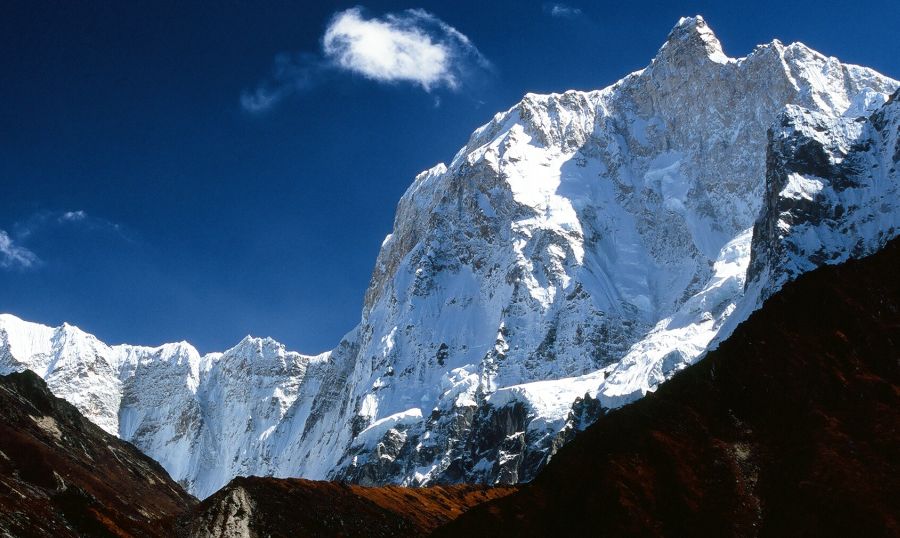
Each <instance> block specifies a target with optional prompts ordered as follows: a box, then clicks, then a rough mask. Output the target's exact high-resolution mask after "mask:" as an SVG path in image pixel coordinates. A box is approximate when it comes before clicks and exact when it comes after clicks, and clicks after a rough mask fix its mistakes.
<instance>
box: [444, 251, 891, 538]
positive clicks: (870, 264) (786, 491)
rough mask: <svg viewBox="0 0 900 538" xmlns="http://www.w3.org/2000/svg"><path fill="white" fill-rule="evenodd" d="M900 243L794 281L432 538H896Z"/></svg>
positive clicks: (821, 269)
mask: <svg viewBox="0 0 900 538" xmlns="http://www.w3.org/2000/svg"><path fill="white" fill-rule="evenodd" d="M898 267H900V240H894V241H893V242H891V243H890V244H888V246H887V247H885V249H884V250H883V251H881V252H879V253H877V254H875V255H873V256H870V257H868V258H865V259H862V260H857V261H850V262H847V263H846V264H844V265H841V266H831V267H824V268H820V269H818V270H816V271H814V272H812V273H808V274H806V275H804V276H801V277H800V278H799V279H798V280H797V281H795V282H793V283H790V284H788V285H787V286H786V287H785V288H784V289H783V290H782V291H781V292H780V293H778V294H776V295H775V296H773V297H772V298H771V299H770V300H768V301H767V302H766V304H765V306H764V307H763V308H762V309H761V310H760V311H758V312H756V313H755V314H753V315H752V316H751V317H750V319H749V320H748V321H746V322H745V323H743V324H742V325H741V326H740V327H738V329H737V330H736V331H735V333H734V334H733V335H732V337H731V338H729V339H728V340H727V341H726V342H724V343H723V344H722V345H721V346H719V348H718V349H717V350H715V351H712V352H710V353H709V354H708V355H707V357H706V359H704V360H703V361H701V362H700V363H699V364H697V365H695V366H692V367H690V368H688V369H687V370H685V371H684V372H682V373H681V374H679V375H677V376H676V377H675V378H674V379H672V380H671V381H669V382H667V383H665V384H664V385H663V386H661V387H660V388H659V390H658V391H657V392H656V393H655V394H652V395H649V396H647V397H646V398H644V399H642V400H640V401H638V402H636V403H634V404H632V405H629V406H627V407H624V408H622V409H620V410H617V411H614V412H612V413H610V414H608V415H606V416H604V417H603V418H601V419H600V420H599V421H598V422H597V423H596V424H595V425H593V426H592V427H590V428H588V429H587V430H586V431H585V432H584V433H583V434H581V435H580V436H579V437H577V438H576V439H575V440H574V441H573V442H572V443H571V444H570V445H568V446H566V447H564V448H563V449H562V450H561V451H560V453H559V454H557V456H556V457H555V458H554V459H553V461H552V462H551V463H550V464H549V465H548V467H547V468H546V469H545V470H544V472H543V473H542V474H541V475H540V476H539V477H538V478H537V479H536V480H535V481H534V482H533V483H531V484H528V485H526V486H523V487H522V488H521V489H520V490H519V491H518V492H517V493H515V494H513V495H509V496H507V497H505V498H503V499H499V500H496V501H493V502H489V503H486V504H484V505H481V506H479V507H476V508H474V509H472V510H471V511H469V512H467V513H466V514H464V515H463V516H461V517H460V518H458V519H457V520H455V521H453V522H451V523H450V524H448V525H447V526H445V527H443V528H441V529H439V531H438V532H437V533H436V534H437V535H439V536H476V535H482V536H553V535H559V534H560V533H562V534H564V535H578V534H579V533H584V534H583V535H585V536H588V535H590V536H636V535H637V536H663V535H665V536H869V537H872V536H900V525H898V517H900V505H898V499H900V365H898V361H900V279H898V278H897V275H898V273H897V269H898Z"/></svg>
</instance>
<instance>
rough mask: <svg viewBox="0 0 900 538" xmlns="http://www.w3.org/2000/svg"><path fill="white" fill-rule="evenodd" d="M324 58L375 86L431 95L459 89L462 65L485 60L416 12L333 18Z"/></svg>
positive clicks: (443, 25)
mask: <svg viewBox="0 0 900 538" xmlns="http://www.w3.org/2000/svg"><path fill="white" fill-rule="evenodd" d="M322 47H323V51H324V53H325V57H326V58H328V59H329V60H330V61H331V62H333V63H334V64H335V65H337V66H338V67H339V68H341V69H345V70H347V71H351V72H353V73H357V74H360V75H363V76H364V77H366V78H370V79H372V80H377V81H379V82H396V81H402V82H412V83H413V84H417V85H419V86H421V87H422V88H423V89H424V90H425V91H430V90H431V89H433V88H436V87H439V86H446V87H449V88H456V87H458V86H459V77H460V73H459V69H460V62H462V61H465V60H466V59H468V58H469V57H474V58H475V59H477V60H479V61H483V59H482V58H481V55H480V54H479V53H478V50H477V49H476V48H475V47H474V46H473V45H472V43H471V42H470V41H469V39H468V38H467V37H466V36H464V35H463V34H461V33H460V32H459V31H457V30H456V29H455V28H453V27H452V26H450V25H448V24H446V23H445V22H443V21H441V20H440V19H438V18H437V17H435V16H434V15H431V14H430V13H428V12H426V11H423V10H420V9H414V10H408V11H404V12H403V13H400V14H388V15H386V16H385V17H383V18H380V19H379V18H371V19H366V18H365V17H364V16H363V14H362V11H361V10H360V9H359V8H353V9H348V10H346V11H342V12H340V13H338V14H337V15H335V17H334V18H333V19H332V21H331V24H330V25H329V26H328V29H327V30H326V31H325V36H324V37H323V39H322Z"/></svg>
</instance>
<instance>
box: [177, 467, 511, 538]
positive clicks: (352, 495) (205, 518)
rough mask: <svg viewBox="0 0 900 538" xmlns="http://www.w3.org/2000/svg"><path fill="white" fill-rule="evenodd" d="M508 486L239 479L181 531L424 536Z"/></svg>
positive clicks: (497, 495)
mask: <svg viewBox="0 0 900 538" xmlns="http://www.w3.org/2000/svg"><path fill="white" fill-rule="evenodd" d="M513 491H515V488H513V487H488V486H467V485H458V486H432V487H427V488H405V487H400V486H382V487H363V486H352V485H346V484H341V483H337V482H320V481H312V480H302V479H298V478H281V479H279V478H257V477H253V478H236V479H234V480H232V481H231V482H230V483H229V484H228V485H227V486H225V487H224V488H222V489H220V490H219V491H218V492H216V493H215V494H214V495H213V496H212V497H210V498H208V499H206V500H205V501H203V502H202V503H201V504H200V505H199V506H197V507H195V508H194V509H193V510H192V511H191V512H190V513H188V514H186V515H185V516H184V517H183V518H182V522H181V528H180V529H179V534H180V535H181V536H190V537H210V538H211V537H219V536H268V537H278V536H284V537H288V536H304V537H315V536H322V537H326V536H372V537H377V536H424V535H427V534H428V533H429V532H430V531H432V530H434V529H435V528H436V527H438V526H439V525H441V524H443V523H446V522H448V521H451V520H453V519H455V518H457V517H459V516H460V515H461V514H462V513H463V512H465V511H466V510H468V509H470V508H472V507H473V506H475V505H478V504H481V503H484V502H486V501H489V500H491V499H498V498H501V497H504V496H506V495H509V494H510V493H512V492H513Z"/></svg>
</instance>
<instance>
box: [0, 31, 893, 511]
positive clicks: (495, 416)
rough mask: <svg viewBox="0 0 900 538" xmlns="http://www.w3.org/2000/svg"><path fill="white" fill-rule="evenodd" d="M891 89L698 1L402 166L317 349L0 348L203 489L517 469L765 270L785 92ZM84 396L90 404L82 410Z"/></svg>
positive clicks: (814, 99) (511, 476) (681, 350)
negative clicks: (446, 159)
mask: <svg viewBox="0 0 900 538" xmlns="http://www.w3.org/2000/svg"><path fill="white" fill-rule="evenodd" d="M718 54H721V55H722V57H719V56H718ZM710 59H712V60H714V61H709V60H710ZM897 87H898V83H897V82H896V81H894V80H892V79H890V78H887V77H884V76H882V75H879V74H878V73H876V72H874V71H872V70H870V69H866V68H863V67H857V66H851V65H846V64H842V63H840V62H839V61H838V60H836V59H833V58H828V57H826V56H823V55H821V54H819V53H817V52H814V51H811V50H810V49H808V48H806V47H805V46H803V45H801V44H793V45H789V46H784V45H782V44H781V43H779V42H777V41H773V42H772V43H770V44H767V45H762V46H759V47H757V48H756V49H754V50H753V51H752V52H751V53H750V54H749V55H747V56H746V57H743V58H736V59H730V58H727V57H725V56H724V53H723V52H721V46H720V45H719V43H718V40H717V39H716V38H715V36H714V35H713V34H712V32H711V30H709V28H708V26H707V25H706V23H705V22H704V21H703V20H702V18H699V17H697V18H689V19H683V20H682V21H680V23H679V25H678V26H676V28H675V29H674V30H673V31H672V32H671V33H670V36H669V39H668V40H667V42H666V44H665V45H664V46H663V47H662V48H661V49H660V52H659V54H658V55H657V57H656V58H655V59H654V60H653V61H652V62H651V64H650V65H649V66H648V67H647V68H645V69H643V70H641V71H638V72H635V73H632V74H630V75H628V76H626V77H625V78H623V79H622V80H620V81H619V82H617V83H615V84H613V85H612V86H609V87H607V88H604V89H601V90H596V91H590V92H578V91H569V92H565V93H561V94H549V95H536V94H528V95H526V96H525V97H524V98H523V100H522V101H521V102H520V103H518V104H516V105H515V106H513V107H511V108H510V109H509V110H507V111H504V112H501V113H498V114H497V115H495V116H494V118H493V119H492V120H491V121H490V122H488V123H487V124H486V125H484V126H482V127H480V128H479V129H477V130H476V131H475V132H474V133H473V134H472V136H471V137H470V138H469V140H468V142H467V143H466V145H465V146H464V147H463V148H462V149H461V150H460V151H459V152H458V153H457V154H456V155H455V156H454V157H453V159H452V160H451V161H450V163H449V164H448V165H444V164H439V165H437V166H435V167H433V168H432V169H430V170H427V171H425V172H423V173H421V174H419V175H418V176H417V177H416V178H415V180H414V181H413V183H412V184H411V186H410V188H409V189H408V190H407V192H406V193H405V194H404V195H403V197H402V198H401V200H400V202H399V204H398V206H397V213H396V217H395V221H394V227H393V230H392V231H391V234H390V235H388V236H387V237H386V238H385V241H384V243H383V245H382V248H381V251H380V253H379V255H378V259H377V261H376V264H375V269H374V271H373V274H372V280H371V283H370V285H369V287H368V290H367V292H366V295H365V299H364V304H363V309H362V315H361V320H360V324H359V325H358V326H357V327H356V328H354V329H353V330H352V331H350V332H349V333H348V334H347V335H346V336H345V337H344V338H343V339H342V341H341V342H340V343H339V345H338V346H337V347H336V348H335V349H334V350H332V351H331V352H329V353H327V354H324V355H321V356H318V357H309V356H304V355H299V354H292V353H290V352H287V351H284V349H283V348H281V347H279V346H278V345H277V344H274V343H271V344H267V345H262V344H260V345H257V344H254V345H243V344H242V345H239V346H237V347H236V348H233V349H232V350H229V351H228V352H225V353H224V354H211V355H208V356H205V357H200V356H199V355H198V354H196V351H194V353H193V354H192V353H190V350H188V349H186V348H185V349H181V350H180V351H178V352H177V353H176V352H174V351H166V350H162V349H159V348H133V349H131V348H128V349H127V350H126V349H125V348H122V349H123V351H121V353H123V354H124V356H125V357H127V360H125V359H121V358H119V357H118V355H115V354H113V355H109V354H108V353H107V352H106V351H105V350H104V349H103V347H101V346H100V344H99V343H97V344H96V346H95V347H96V348H97V350H99V353H94V354H93V355H92V354H91V353H90V352H87V354H86V355H85V356H82V355H81V354H80V353H76V352H75V351H71V353H70V352H69V351H66V350H76V349H80V348H75V347H69V348H66V349H65V350H64V349H62V348H60V349H59V350H58V352H57V351H52V352H51V351H47V353H46V354H45V355H46V356H47V357H52V356H54V355H53V354H54V353H56V354H57V355H59V356H61V357H63V356H64V360H62V361H59V360H56V362H54V364H63V365H64V364H72V365H73V366H72V367H71V368H69V369H62V370H59V373H58V374H54V373H53V372H55V371H57V370H53V371H51V370H48V369H47V368H46V365H45V362H48V361H49V360H50V359H46V360H45V358H42V357H44V355H42V354H41V353H43V352H41V353H37V354H32V355H28V354H23V353H24V351H23V350H25V351H27V350H28V349H32V348H25V347H22V346H18V344H17V345H16V346H12V347H10V346H8V345H6V347H4V345H5V344H4V341H3V340H2V338H3V336H2V335H3V333H2V332H0V365H2V364H7V366H6V367H7V368H23V367H31V365H32V364H33V365H36V366H38V368H37V369H38V370H41V368H43V371H44V374H42V375H45V377H48V376H49V377H48V379H50V380H51V381H48V382H49V383H50V385H51V387H54V382H53V381H52V379H53V378H54V376H57V377H58V378H59V379H60V380H63V379H67V376H72V375H77V374H78V373H79V372H84V373H85V375H87V379H89V380H90V381H89V382H88V383H86V384H84V385H83V386H80V388H77V390H74V389H71V390H74V392H72V391H71V390H70V388H69V386H68V385H66V384H65V383H62V382H60V383H58V384H57V385H56V386H57V387H58V388H59V389H60V390H64V391H65V390H70V393H69V396H66V397H67V398H69V397H71V398H73V399H75V400H78V401H80V402H81V404H76V405H80V407H79V408H80V409H82V407H83V408H84V409H83V411H84V410H85V409H86V410H87V411H84V412H86V414H88V416H92V417H93V416H99V414H102V413H106V412H107V411H106V410H112V409H118V417H119V418H118V426H117V427H118V429H119V433H120V435H122V436H123V438H125V439H128V440H131V441H132V442H134V443H135V444H136V445H137V446H139V447H141V448H142V449H143V450H145V451H146V452H147V453H148V454H151V455H152V456H153V457H155V458H157V459H158V460H159V461H161V462H162V463H163V465H164V466H165V467H166V469H167V470H169V472H170V473H171V474H172V475H173V476H174V477H175V478H177V479H179V480H181V481H182V482H183V483H184V484H186V485H188V486H189V487H190V488H191V491H192V492H194V493H195V494H197V495H198V496H201V497H202V496H206V495H208V494H210V493H212V491H214V490H215V489H216V488H218V487H219V486H221V485H223V484H224V483H225V482H226V481H227V480H228V479H229V478H231V477H232V476H235V475H238V474H273V475H276V476H301V477H306V478H338V479H345V480H350V481H354V482H358V483H363V484H370V483H402V484H412V485H419V484H428V483H434V482H457V481H467V482H473V481H477V482H487V483H498V482H500V483H510V482H517V481H522V480H528V479H530V478H531V477H533V476H534V475H535V473H536V472H537V470H538V469H540V468H541V466H542V465H543V464H544V463H546V461H547V460H548V458H550V457H552V455H553V454H554V453H555V450H556V449H557V448H558V447H559V446H560V445H561V444H563V443H564V442H566V440H568V439H569V438H570V437H571V435H572V434H573V433H574V432H575V431H576V430H578V429H579V428H581V427H583V425H585V424H587V423H590V422H591V420H592V417H596V416H597V415H598V414H599V413H600V412H602V410H603V409H604V408H612V407H616V406H620V405H623V404H625V403H628V402H631V401H633V400H635V399H637V398H640V397H641V396H642V395H643V394H645V393H647V392H648V391H651V390H654V388H655V387H656V386H657V385H658V384H659V383H661V382H663V381H664V380H665V379H667V378H668V377H670V376H671V375H673V373H674V372H676V371H678V370H679V369H681V368H684V367H685V366H686V365H688V364H690V363H691V362H693V361H695V360H697V358H698V357H700V356H701V355H702V354H703V353H704V352H705V350H706V349H707V348H708V346H709V345H710V344H711V343H712V344H714V343H715V342H716V340H715V339H716V338H717V337H721V336H722V335H723V334H726V333H727V332H728V331H729V330H731V328H733V325H734V324H736V323H738V322H739V321H740V320H742V319H744V318H745V317H746V315H748V314H749V312H750V311H752V310H753V309H754V308H755V307H756V305H757V295H756V294H757V293H758V294H759V296H762V295H764V293H766V290H771V289H775V288H777V286H778V285H780V282H781V281H780V280H777V279H774V280H770V279H769V278H768V277H765V278H762V279H760V280H758V281H757V280H754V282H755V283H754V284H753V287H752V290H751V286H749V285H748V284H747V267H748V265H749V263H750V259H751V258H754V259H756V257H759V256H762V254H760V253H761V252H763V251H765V250H767V249H769V250H772V254H771V255H769V259H772V260H778V259H781V258H780V257H781V256H782V254H781V250H779V249H780V248H781V247H779V246H778V245H779V244H783V245H786V244H789V242H790V240H791V238H792V237H793V236H792V235H791V233H793V232H791V231H790V230H789V231H788V232H786V233H783V234H781V235H777V234H776V235H773V236H771V237H769V238H768V239H766V240H765V241H762V240H761V239H758V237H759V238H761V237H762V235H760V234H761V233H762V232H754V230H755V228H754V226H755V225H756V224H755V223H756V222H757V218H758V217H759V215H760V214H761V211H763V212H765V211H769V210H770V209H771V207H775V206H776V205H777V204H778V200H776V199H775V197H773V195H772V194H771V193H772V192H773V191H772V189H771V188H769V186H768V185H769V183H771V182H770V181H769V180H768V179H767V177H768V174H769V170H770V168H772V167H771V166H767V153H769V154H771V153H770V150H769V149H768V148H770V146H771V144H772V143H771V141H770V140H768V139H767V135H766V133H767V131H768V130H769V128H770V127H772V126H773V125H774V124H775V122H776V120H777V119H778V118H779V117H780V115H781V114H782V113H783V111H784V110H785V107H786V106H788V105H794V106H796V107H801V108H802V109H803V110H807V111H810V113H811V114H819V115H821V116H823V117H825V118H841V117H847V118H851V117H852V118H855V117H859V115H860V114H862V115H863V116H864V117H867V116H868V114H870V113H871V110H873V108H874V107H877V106H878V105H879V104H880V103H882V102H884V101H886V96H887V95H888V94H890V93H892V92H894V91H895V90H896V89H897ZM801 108H798V110H800V109H801ZM865 121H868V120H865ZM851 123H852V121H851ZM870 123H872V124H873V125H874V123H875V122H870ZM881 123H884V124H885V125H886V127H885V128H884V129H887V130H888V131H889V130H890V129H891V128H894V127H891V126H892V125H893V124H890V123H889V122H881ZM841 125H843V123H841ZM884 129H882V130H884ZM849 134H850V132H849V131H847V135H848V136H849ZM836 136H839V137H843V136H844V134H841V133H838V134H837V135H836ZM873 140H874V139H873ZM879 140H880V139H879ZM885 140H886V139H885ZM874 143H875V142H873V144H874ZM878 144H882V145H884V144H886V142H878ZM845 145H847V146H849V145H852V143H850V142H848V143H847V144H845ZM873 147H874V146H873ZM879 147H880V146H879ZM885 147H886V146H885ZM778 155H781V156H782V157H784V159H789V158H790V156H789V155H788V154H787V153H779V154H778ZM780 158H781V157H779V159H780ZM894 158H895V159H896V157H894ZM775 165H777V162H773V166H775ZM883 169H884V168H882V170H883ZM878 177H879V178H881V179H878V181H889V180H890V181H893V180H892V179H889V178H888V177H887V176H885V177H884V178H883V177H882V176H878ZM890 177H893V176H890ZM873 181H875V180H873ZM779 192H780V191H779ZM879 192H881V191H879ZM882 194H884V195H885V196H894V194H892V193H891V192H888V191H885V192H882ZM845 202H847V200H844V201H839V203H845ZM773 204H774V205H773ZM770 206H771V207H770ZM846 209H847V211H848V212H849V211H850V209H851V208H850V207H847V208H846ZM878 222H879V223H881V222H882V221H878ZM878 225H880V224H878ZM875 226H877V225H873V226H870V227H866V228H864V229H863V228H859V230H861V231H860V232H859V233H865V234H869V233H870V232H871V233H874V231H872V230H873V229H874V228H873V227H875ZM757 229H758V228H757ZM795 229H796V230H799V228H792V230H795ZM890 233H893V232H889V231H884V233H883V234H882V236H887V235H890ZM876 235H877V234H876ZM866 237H867V239H866V243H867V244H868V245H869V246H870V248H877V246H878V244H880V243H879V241H881V239H878V238H877V237H872V238H868V236H866ZM841 244H846V243H840V241H838V243H836V245H837V247H836V248H839V247H840V245H841ZM798 256H800V257H801V258H802V256H804V254H803V253H799V254H798ZM819 263H820V260H818V259H812V260H811V264H812V265H816V264H819ZM802 267H806V266H802ZM803 270H805V269H803ZM770 274H774V273H772V272H767V273H766V275H770ZM754 275H755V273H754ZM745 289H747V290H750V291H751V293H749V294H745ZM748 296H749V297H750V298H749V299H747V297H748ZM42 331H43V332H42ZM47 331H49V332H47ZM52 332H53V330H52V329H46V330H44V329H41V330H37V329H35V333H34V334H36V335H37V336H34V339H35V340H36V341H37V340H39V341H42V342H43V341H44V339H45V337H46V335H48V334H51V333H52ZM41 345H44V344H41ZM86 345H87V344H85V346H86ZM13 347H14V348H15V349H12V348H13ZM38 347H39V346H38ZM45 347H46V348H47V349H56V348H53V347H52V345H50V344H47V345H46V346H45ZM33 348H34V349H37V347H34V346H33ZM6 349H11V350H12V351H6V352H5V351H4V350H6ZM41 349H44V348H41ZM84 349H87V348H84ZM116 349H119V348H116ZM4 353H6V354H5V355H4ZM60 354H62V355H60ZM107 356H108V357H110V358H109V359H108V360H107V359H105V360H104V361H94V360H93V357H107ZM4 358H5V360H7V361H8V362H7V363H3V360H4ZM54 360H55V359H54ZM104 363H105V364H106V365H107V366H109V368H107V367H106V366H104ZM115 365H118V366H115ZM107 372H109V373H107ZM163 387H164V390H163ZM54 390H56V389H54ZM95 394H101V395H103V397H102V398H101V399H100V400H101V401H103V402H107V403H106V404H105V405H106V407H99V408H96V409H95V408H93V407H92V405H93V404H92V403H91V402H93V396H92V395H95ZM119 395H121V396H119ZM117 397H120V398H121V401H120V402H119V403H118V404H116V400H115V398H117ZM116 405H118V408H117V407H116ZM91 413H94V415H91Z"/></svg>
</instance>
